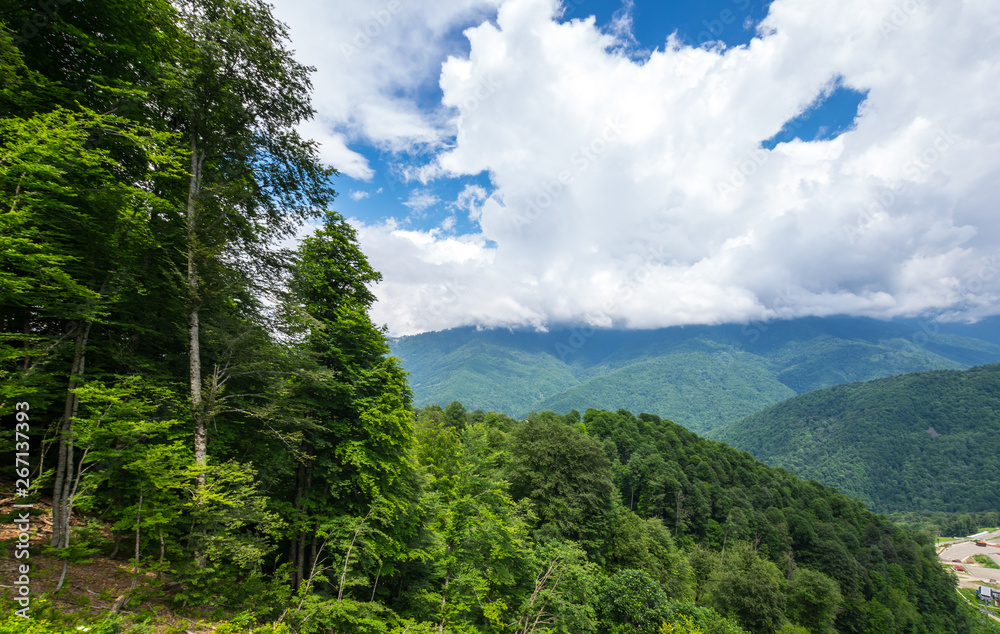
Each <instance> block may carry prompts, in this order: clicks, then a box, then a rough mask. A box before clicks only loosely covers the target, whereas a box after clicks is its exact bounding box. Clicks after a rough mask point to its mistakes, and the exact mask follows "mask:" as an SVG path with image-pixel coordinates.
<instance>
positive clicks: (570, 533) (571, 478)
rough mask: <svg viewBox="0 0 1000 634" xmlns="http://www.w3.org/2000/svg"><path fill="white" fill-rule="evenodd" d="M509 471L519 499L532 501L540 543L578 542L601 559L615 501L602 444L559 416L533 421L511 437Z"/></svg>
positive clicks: (608, 465)
mask: <svg viewBox="0 0 1000 634" xmlns="http://www.w3.org/2000/svg"><path fill="white" fill-rule="evenodd" d="M508 452H509V455H510V462H509V464H508V465H507V469H506V473H507V478H508V480H509V481H510V492H511V495H512V496H513V497H514V499H515V500H521V499H527V500H530V501H531V503H532V505H533V507H534V510H535V513H536V514H537V517H538V520H537V529H536V535H537V537H538V538H539V539H541V540H543V541H544V540H545V539H571V540H575V541H579V542H580V543H581V545H582V546H583V547H584V548H585V549H586V550H587V552H588V553H589V554H590V556H591V557H594V556H595V555H598V553H599V550H600V547H601V541H602V540H603V536H604V535H605V534H606V533H607V526H608V522H609V520H610V514H611V511H612V502H613V500H614V490H615V489H614V483H613V482H612V480H611V463H610V462H609V461H608V458H607V456H606V455H605V453H604V449H603V447H602V446H601V444H600V443H599V442H598V441H596V440H595V439H593V438H591V437H589V436H586V435H584V434H583V433H582V432H581V431H580V430H579V429H577V428H576V427H575V426H572V425H568V424H566V423H565V422H564V421H563V420H562V418H561V417H556V416H548V415H547V414H542V415H541V416H538V417H534V418H529V419H528V420H527V421H526V422H524V423H522V424H521V425H520V426H519V427H516V428H515V429H514V430H513V431H512V432H511V434H510V441H509V448H508Z"/></svg>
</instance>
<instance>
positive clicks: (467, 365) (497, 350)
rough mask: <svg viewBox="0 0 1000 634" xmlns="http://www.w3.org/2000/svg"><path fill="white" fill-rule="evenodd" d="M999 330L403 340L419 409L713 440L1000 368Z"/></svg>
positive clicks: (845, 322) (694, 330)
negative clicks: (894, 383)
mask: <svg viewBox="0 0 1000 634" xmlns="http://www.w3.org/2000/svg"><path fill="white" fill-rule="evenodd" d="M997 323H1000V322H998V321H997V320H992V321H990V323H988V324H982V323H981V324H977V325H974V326H966V325H961V324H951V325H948V326H947V327H941V328H940V329H934V330H933V331H932V332H930V333H928V332H926V330H925V329H923V328H922V327H921V325H920V324H919V323H917V322H915V321H904V320H901V321H894V322H883V321H877V320H873V319H865V318H845V317H836V318H823V319H820V318H806V319H797V320H790V321H780V322H771V323H767V324H762V323H758V324H748V325H738V324H737V325H722V326H688V327H676V328H665V329H660V330H648V331H614V330H598V331H595V330H590V331H581V330H554V331H550V332H546V333H538V332H524V331H501V330H476V329H472V328H460V329H455V330H449V331H444V332H431V333H425V334H421V335H414V336H410V337H402V338H399V339H397V340H396V341H394V342H393V354H395V355H397V356H398V357H400V359H401V360H402V363H403V366H404V367H405V368H406V370H408V371H409V372H410V373H411V375H412V376H411V378H410V384H411V386H412V388H413V391H414V395H415V402H416V404H417V405H428V404H441V405H446V404H448V403H450V402H452V401H456V400H457V401H460V402H462V403H463V404H464V405H466V406H467V407H469V408H470V409H483V410H493V411H500V412H504V413H506V414H509V415H511V416H516V417H524V416H526V415H527V414H528V413H529V412H531V411H541V410H545V409H550V410H554V411H558V412H568V411H570V410H573V409H576V410H579V411H584V410H586V409H587V408H590V407H596V408H605V409H612V410H613V409H619V408H623V409H630V410H642V411H647V412H650V413H655V414H657V415H660V416H669V417H670V418H671V419H672V420H675V421H677V422H678V423H680V424H682V425H684V426H686V427H688V428H689V429H692V430H695V431H698V432H706V431H709V430H712V429H715V428H718V427H722V426H725V425H728V424H731V423H735V422H737V421H739V420H741V419H742V418H744V417H746V416H748V415H750V414H752V413H754V412H757V411H760V410H761V409H763V408H765V407H767V406H769V405H772V404H774V403H778V402H780V401H782V400H785V399H787V398H790V397H792V396H795V395H797V394H803V393H806V392H809V391H812V390H816V389H821V388H826V387H831V386H833V385H839V384H843V383H850V382H854V381H868V380H871V379H876V378H882V377H887V376H894V375H898V374H905V373H911V372H920V371H925V370H962V369H965V368H968V367H971V366H974V365H981V364H986V363H996V362H998V361H1000V345H998V344H997V343H996V342H992V341H988V340H986V338H985V337H984V336H983V335H984V334H986V333H990V332H992V330H991V327H993V328H995V325H996V324H997Z"/></svg>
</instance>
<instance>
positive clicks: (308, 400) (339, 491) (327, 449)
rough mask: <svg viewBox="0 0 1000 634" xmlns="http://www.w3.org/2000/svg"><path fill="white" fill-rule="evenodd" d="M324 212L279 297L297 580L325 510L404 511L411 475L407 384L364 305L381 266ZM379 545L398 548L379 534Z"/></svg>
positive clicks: (389, 530) (386, 531) (385, 530)
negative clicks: (292, 359)
mask: <svg viewBox="0 0 1000 634" xmlns="http://www.w3.org/2000/svg"><path fill="white" fill-rule="evenodd" d="M325 220H326V222H325V224H324V225H323V226H322V227H320V228H319V229H317V230H316V231H315V232H314V233H313V234H312V235H311V236H308V237H306V238H305V239H303V240H302V243H301V245H300V247H299V251H298V254H297V257H296V259H295V261H294V264H293V266H292V268H291V271H290V277H289V282H288V292H287V294H286V296H285V298H284V306H283V311H284V313H285V315H286V317H287V323H288V328H289V330H288V334H289V336H292V337H297V339H298V340H297V342H296V344H295V345H296V347H297V348H298V349H299V350H300V351H301V356H300V357H299V358H298V363H299V366H298V368H297V369H295V371H294V375H293V376H292V377H291V378H290V379H289V380H288V381H287V382H286V384H285V387H284V389H285V390H286V392H285V394H284V396H285V397H286V401H287V403H288V406H287V409H288V412H287V414H286V415H287V416H288V417H290V418H291V419H292V433H294V438H295V439H296V440H295V442H297V443H298V446H297V447H296V451H295V452H294V453H293V458H294V459H295V461H296V462H297V463H298V468H297V471H296V474H295V476H294V479H295V484H294V497H293V502H292V511H293V518H294V522H293V527H294V533H293V538H292V546H291V551H290V552H291V560H292V562H293V568H294V570H295V576H294V579H293V584H294V585H296V586H298V584H299V583H300V582H301V580H302V578H304V576H308V574H309V571H307V570H305V566H306V562H307V556H306V554H305V547H306V544H307V543H309V542H312V543H315V539H316V532H317V530H318V529H319V526H320V524H321V523H322V522H323V518H329V517H338V516H341V515H342V516H345V517H353V518H361V517H364V516H366V514H368V513H369V512H370V511H371V509H372V508H373V506H376V505H383V504H384V505H388V507H390V508H395V509H397V511H398V512H402V510H403V509H404V508H405V506H406V504H407V502H406V500H407V495H408V488H409V484H408V481H407V479H408V478H409V477H411V476H410V465H409V462H408V456H409V452H410V449H411V446H412V442H413V420H412V418H413V416H412V413H411V411H410V391H409V387H408V386H407V384H406V379H405V375H404V373H403V370H402V368H400V367H399V364H398V362H397V360H396V359H395V358H393V357H389V356H388V352H389V346H388V343H387V341H386V338H385V332H384V330H383V329H381V328H378V327H377V326H375V325H374V324H373V323H372V322H371V319H370V318H369V317H368V314H367V311H368V309H369V308H370V306H371V304H372V303H373V302H374V301H375V297H374V295H372V293H371V291H370V290H369V288H368V286H369V285H370V284H372V283H374V282H376V281H378V280H379V279H380V277H379V274H378V273H377V272H375V271H374V270H373V269H372V268H371V266H370V265H369V264H368V261H367V260H366V259H365V257H364V255H363V254H362V253H361V250H360V249H359V248H358V246H357V243H356V237H355V233H354V230H353V229H352V228H351V227H350V225H348V224H347V223H346V222H344V221H343V219H341V218H340V217H339V216H337V215H336V214H333V213H328V214H327V215H326V218H325ZM373 520H377V521H380V522H381V523H382V525H381V527H380V528H381V531H382V533H381V534H382V535H383V536H388V535H394V534H396V531H395V530H394V529H393V524H394V523H393V522H392V519H391V518H386V517H382V516H377V517H376V518H373ZM392 541H393V540H392V539H389V542H392ZM397 541H398V540H397ZM381 547H382V548H390V547H391V548H396V549H398V548H399V546H398V543H397V545H396V546H390V544H389V543H386V542H385V540H383V542H382V543H381ZM313 560H315V557H309V558H308V561H313Z"/></svg>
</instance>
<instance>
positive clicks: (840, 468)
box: [710, 365, 1000, 512]
mask: <svg viewBox="0 0 1000 634" xmlns="http://www.w3.org/2000/svg"><path fill="white" fill-rule="evenodd" d="M710 436H712V437H713V438H715V439H717V440H721V441H724V442H726V443H729V444H731V445H733V446H734V447H737V448H740V449H744V450H746V451H749V452H750V453H752V454H753V455H754V456H755V457H757V458H758V459H760V460H762V461H764V462H766V463H768V464H771V465H775V466H781V467H785V468H787V469H790V470H793V471H795V472H796V473H798V474H799V475H801V476H802V477H804V478H814V479H816V480H818V481H820V482H823V483H824V484H827V485H830V486H834V487H836V488H838V489H840V490H841V491H844V492H845V493H847V494H849V495H852V496H855V497H857V498H859V499H861V500H863V501H864V502H866V503H867V504H869V506H871V507H873V508H876V509H879V510H886V511H897V510H928V511H930V510H934V511H951V512H973V511H991V510H996V509H997V508H998V507H1000V490H998V488H997V478H996V474H997V472H998V467H1000V365H987V366H981V367H976V368H972V369H970V370H966V371H935V372H921V373H917V374H908V375H905V376H897V377H892V378H888V379H881V380H877V381H871V382H868V383H853V384H850V385H840V386H836V387H833V388H830V389H824V390H818V391H815V392H810V393H808V394H803V395H801V396H797V397H795V398H792V399H789V400H787V401H785V402H782V403H779V404H777V405H774V406H773V407H770V408H768V409H766V410H764V411H762V412H760V413H757V414H755V415H753V416H750V417H749V418H747V419H745V420H743V421H741V422H739V423H736V424H733V425H730V426H728V427H726V428H723V429H719V430H716V431H715V432H712V433H711V434H710Z"/></svg>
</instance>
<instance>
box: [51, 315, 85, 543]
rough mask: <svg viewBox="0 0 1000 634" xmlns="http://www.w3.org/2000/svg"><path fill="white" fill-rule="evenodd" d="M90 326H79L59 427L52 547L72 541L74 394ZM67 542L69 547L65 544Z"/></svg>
mask: <svg viewBox="0 0 1000 634" xmlns="http://www.w3.org/2000/svg"><path fill="white" fill-rule="evenodd" d="M90 325H91V324H90V323H89V322H88V323H87V324H86V325H84V326H82V327H81V325H80V324H77V325H76V329H77V333H76V339H75V341H74V343H73V363H72V365H71V366H70V374H69V384H68V385H67V387H66V401H65V404H64V406H63V418H62V424H61V425H60V427H59V457H58V459H57V462H56V479H55V484H54V485H53V488H52V542H51V543H52V546H53V547H55V548H66V546H67V545H68V542H69V534H68V533H69V504H70V499H69V498H70V490H71V489H72V483H73V438H72V433H73V418H74V417H75V416H76V414H77V410H78V408H79V406H80V400H79V398H77V396H76V393H74V392H73V390H75V389H76V388H77V387H79V385H80V383H79V381H80V377H81V376H82V375H83V371H84V368H85V366H86V362H87V339H88V337H89V336H90ZM64 542H65V543H66V545H64Z"/></svg>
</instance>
